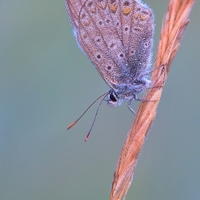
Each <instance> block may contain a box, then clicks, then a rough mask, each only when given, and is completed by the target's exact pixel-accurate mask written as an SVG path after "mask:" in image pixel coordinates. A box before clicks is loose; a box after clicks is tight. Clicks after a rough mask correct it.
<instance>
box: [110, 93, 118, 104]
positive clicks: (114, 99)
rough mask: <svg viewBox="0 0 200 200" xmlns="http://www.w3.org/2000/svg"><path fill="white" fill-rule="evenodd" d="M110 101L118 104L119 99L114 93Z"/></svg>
mask: <svg viewBox="0 0 200 200" xmlns="http://www.w3.org/2000/svg"><path fill="white" fill-rule="evenodd" d="M110 100H111V101H113V102H117V97H116V95H115V94H114V93H111V94H110Z"/></svg>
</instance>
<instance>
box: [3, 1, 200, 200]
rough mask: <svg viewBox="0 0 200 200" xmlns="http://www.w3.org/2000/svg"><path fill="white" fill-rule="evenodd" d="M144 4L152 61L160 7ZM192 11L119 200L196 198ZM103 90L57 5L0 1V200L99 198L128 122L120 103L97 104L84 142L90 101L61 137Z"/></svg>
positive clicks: (105, 193) (195, 27)
mask: <svg viewBox="0 0 200 200" xmlns="http://www.w3.org/2000/svg"><path fill="white" fill-rule="evenodd" d="M146 3H148V4H149V5H150V7H151V8H153V10H154V13H155V15H156V31H155V37H154V40H155V45H154V54H155V53H156V50H157V44H158V40H159V32H160V28H161V24H162V20H163V16H164V13H165V12H166V10H167V4H168V1H166V0H160V1H157V0H148V2H147V1H146ZM199 9H200V2H199V1H196V3H195V6H194V8H193V10H192V13H191V16H190V19H191V22H190V24H189V26H188V27H187V29H186V32H185V34H184V37H183V40H182V43H181V47H180V50H179V52H178V54H177V56H176V58H175V60H174V62H173V64H172V67H171V72H170V74H169V78H168V80H167V84H166V87H165V89H164V93H163V96H162V100H161V102H160V105H159V108H158V113H157V116H156V120H155V122H154V123H153V127H152V128H151V131H150V134H149V136H148V138H147V140H146V143H145V145H144V148H143V150H142V152H141V155H140V159H139V162H138V165H137V169H136V172H135V177H134V181H133V184H132V186H131V188H130V190H129V193H128V196H127V200H129V199H137V200H140V199H141V200H144V199H148V200H155V199H158V200H160V199H162V200H169V199H170V200H179V199H181V200H188V199H195V200H196V199H200V192H199V188H200V173H199V169H200V156H199V152H200V145H199V143H200V105H199V102H200V89H199V88H200V78H199V75H200V64H199V58H200V39H199V36H200V26H199V19H200V16H199V14H198V13H199ZM108 89H109V88H108V86H107V85H106V83H105V82H104V81H103V80H102V78H101V77H100V75H99V74H98V72H97V71H96V69H95V68H94V67H93V65H92V64H91V62H90V61H89V59H88V58H87V57H86V56H85V55H84V54H83V53H82V52H81V51H80V49H79V48H78V46H77V44H76V41H75V39H74V37H73V34H72V27H71V24H70V21H69V18H68V14H67V12H66V9H65V4H64V1H63V0H60V1H46V0H43V1H39V0H35V1H25V0H21V1H13V0H11V1H5V0H1V1H0V199H2V200H12V199H15V200H21V199H27V200H35V199H38V200H45V199H48V200H54V199H60V200H66V199H67V200H68V199H69V200H78V199H84V200H85V199H87V200H90V199H91V200H92V199H93V200H94V199H96V200H102V199H108V198H109V192H110V188H111V183H112V179H113V173H114V171H115V168H116V165H117V161H118V157H119V154H120V151H121V148H122V145H123V143H124V141H125V138H126V134H127V132H128V131H129V129H130V126H131V124H132V121H133V119H134V116H133V115H132V113H131V112H130V111H129V110H128V109H127V104H126V103H124V104H123V105H122V106H121V107H117V108H112V107H108V106H107V105H106V103H103V105H102V107H101V110H100V112H99V115H98V118H97V121H96V124H95V126H94V129H93V131H92V134H91V136H90V138H89V140H88V142H86V143H85V142H84V140H83V139H84V137H85V135H86V133H87V132H88V130H89V128H90V126H91V123H92V120H93V117H94V113H95V111H96V108H97V104H96V105H95V106H93V107H92V108H91V109H90V110H89V111H88V112H87V114H86V115H85V116H84V117H83V118H82V120H81V121H80V122H79V123H78V124H77V125H76V126H75V127H74V128H73V129H71V130H70V131H67V126H68V125H69V124H70V123H71V122H72V121H74V120H75V119H76V118H77V117H79V116H80V114H81V113H82V112H83V111H84V110H85V109H86V108H87V107H88V105H89V104H90V103H91V102H92V101H93V100H94V99H95V98H97V97H98V96H99V95H100V94H102V93H104V92H106V91H108ZM138 105H139V103H138V102H133V108H134V109H135V110H137V108H138Z"/></svg>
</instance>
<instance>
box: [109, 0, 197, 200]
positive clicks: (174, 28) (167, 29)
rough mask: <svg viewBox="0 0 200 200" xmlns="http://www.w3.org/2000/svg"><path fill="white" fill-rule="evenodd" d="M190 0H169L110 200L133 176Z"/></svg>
mask: <svg viewBox="0 0 200 200" xmlns="http://www.w3.org/2000/svg"><path fill="white" fill-rule="evenodd" d="M193 4H194V0H171V1H170V2H169V7H168V11H167V14H166V17H165V21H164V24H163V27H162V29H161V35H160V41H159V46H158V52H157V56H156V62H155V65H154V69H155V70H154V72H153V74H152V82H153V83H154V87H153V88H151V89H150V90H149V91H148V92H147V93H146V94H145V97H144V98H145V99H147V101H144V102H142V103H141V104H140V107H139V109H138V113H137V116H136V118H135V120H134V122H133V125H132V128H131V130H130V132H129V133H128V136H127V139H126V142H125V144H124V146H123V148H122V151H121V154H120V158H119V161H118V166H117V169H116V171H115V174H114V180H113V183H112V189H111V193H110V200H120V199H122V198H124V199H125V196H126V194H127V192H128V189H129V187H130V185H131V183H132V180H133V174H134V171H135V168H136V163H137V160H138V156H139V153H140V151H141V148H142V146H143V144H144V141H145V138H146V136H147V134H148V131H149V129H150V127H151V124H152V122H153V120H154V118H155V116H156V109H157V106H158V103H159V101H160V98H161V95H162V91H163V87H164V83H165V81H166V78H167V76H168V73H169V70H170V65H171V63H172V61H173V59H174V57H175V55H176V53H177V51H178V49H179V46H180V41H181V38H182V35H183V32H184V30H185V28H186V27H187V25H188V23H189V20H188V16H189V13H190V11H191V8H192V6H193Z"/></svg>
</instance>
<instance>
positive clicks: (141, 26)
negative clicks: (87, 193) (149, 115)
mask: <svg viewBox="0 0 200 200" xmlns="http://www.w3.org/2000/svg"><path fill="white" fill-rule="evenodd" d="M66 6H67V10H68V12H69V15H70V18H71V22H72V24H73V26H74V34H75V36H76V38H77V41H78V43H79V45H80V47H81V48H82V50H83V51H84V52H85V54H86V55H87V56H88V57H89V59H90V60H91V61H92V62H93V64H94V65H95V67H96V68H97V70H98V72H99V73H100V74H101V76H102V77H103V78H104V80H105V81H106V82H107V84H108V85H109V86H110V87H111V88H113V87H115V86H116V85H119V84H122V83H126V81H127V82H129V79H130V80H134V79H135V77H136V76H137V73H136V71H137V69H136V68H139V69H141V70H142V69H143V68H146V67H147V63H148V62H149V60H150V59H149V58H150V50H149V49H151V46H152V35H153V29H154V26H152V25H151V24H152V21H153V17H152V16H153V14H152V11H151V9H149V8H148V7H147V6H146V5H144V4H142V3H141V2H138V1H135V0H122V1H120V0H115V1H113V0H101V1H98V0H76V1H75V0H66ZM147 46H148V48H147ZM143 52H144V53H145V56H142V55H141V54H142V53H143Z"/></svg>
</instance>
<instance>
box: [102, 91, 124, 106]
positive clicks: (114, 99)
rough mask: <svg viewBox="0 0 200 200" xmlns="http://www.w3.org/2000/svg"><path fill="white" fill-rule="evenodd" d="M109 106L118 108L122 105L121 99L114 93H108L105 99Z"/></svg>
mask: <svg viewBox="0 0 200 200" xmlns="http://www.w3.org/2000/svg"><path fill="white" fill-rule="evenodd" d="M105 100H106V101H107V103H108V105H110V106H114V107H115V106H120V105H121V104H122V101H123V100H122V99H119V97H118V95H117V94H116V92H114V91H112V90H111V91H110V92H109V93H108V95H107V97H106V99H105Z"/></svg>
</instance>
